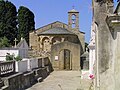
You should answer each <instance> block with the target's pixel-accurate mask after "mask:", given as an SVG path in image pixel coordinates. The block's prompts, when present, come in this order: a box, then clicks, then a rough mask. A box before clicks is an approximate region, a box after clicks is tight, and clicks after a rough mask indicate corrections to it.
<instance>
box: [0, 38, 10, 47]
mask: <svg viewBox="0 0 120 90" xmlns="http://www.w3.org/2000/svg"><path fill="white" fill-rule="evenodd" d="M9 46H10V44H9V40H8V39H7V38H6V37H5V36H4V37H3V38H0V48H4V47H9Z"/></svg>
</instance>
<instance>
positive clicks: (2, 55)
mask: <svg viewBox="0 0 120 90" xmlns="http://www.w3.org/2000/svg"><path fill="white" fill-rule="evenodd" d="M16 41H17V40H15V42H16ZM15 44H16V43H15ZM8 53H9V54H10V55H14V57H17V56H20V57H21V58H27V57H28V44H27V42H26V40H25V39H23V38H22V39H21V41H20V42H19V43H18V44H17V46H16V45H15V47H14V48H12V47H9V48H1V49H0V61H6V55H7V54H8Z"/></svg>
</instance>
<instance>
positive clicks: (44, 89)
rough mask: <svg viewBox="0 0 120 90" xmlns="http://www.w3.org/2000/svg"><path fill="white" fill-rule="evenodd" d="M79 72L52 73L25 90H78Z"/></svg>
mask: <svg viewBox="0 0 120 90" xmlns="http://www.w3.org/2000/svg"><path fill="white" fill-rule="evenodd" d="M80 83H81V82H80V71H54V72H52V73H51V74H50V75H49V76H48V77H47V78H46V79H44V81H42V82H40V83H37V84H35V85H33V86H32V87H30V88H28V89H26V90H80V89H79V88H80Z"/></svg>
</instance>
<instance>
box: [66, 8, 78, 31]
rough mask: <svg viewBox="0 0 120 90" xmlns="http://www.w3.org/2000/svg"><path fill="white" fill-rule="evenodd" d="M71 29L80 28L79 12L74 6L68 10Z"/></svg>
mask: <svg viewBox="0 0 120 90" xmlns="http://www.w3.org/2000/svg"><path fill="white" fill-rule="evenodd" d="M68 26H69V29H72V30H79V12H78V11H77V10H75V9H74V8H73V9H72V10H70V11H69V12H68Z"/></svg>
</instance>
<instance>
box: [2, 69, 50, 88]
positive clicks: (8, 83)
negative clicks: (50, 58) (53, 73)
mask: <svg viewBox="0 0 120 90" xmlns="http://www.w3.org/2000/svg"><path fill="white" fill-rule="evenodd" d="M47 69H50V68H48V67H44V68H38V69H34V70H33V71H31V72H27V73H17V74H14V75H11V76H8V77H4V78H2V80H3V81H4V86H2V87H1V89H2V90H24V89H25V88H28V87H30V86H32V85H33V84H35V83H36V82H37V81H39V78H41V81H42V80H43V79H45V78H46V77H47V76H48V75H49V73H50V71H48V70H47Z"/></svg>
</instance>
